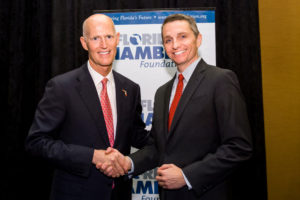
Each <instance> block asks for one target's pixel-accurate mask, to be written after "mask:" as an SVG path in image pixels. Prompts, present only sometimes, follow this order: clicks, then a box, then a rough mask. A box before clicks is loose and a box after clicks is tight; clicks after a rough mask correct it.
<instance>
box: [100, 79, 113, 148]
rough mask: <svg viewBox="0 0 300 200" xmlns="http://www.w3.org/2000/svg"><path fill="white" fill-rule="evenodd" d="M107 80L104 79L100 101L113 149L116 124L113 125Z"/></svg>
mask: <svg viewBox="0 0 300 200" xmlns="http://www.w3.org/2000/svg"><path fill="white" fill-rule="evenodd" d="M107 81H108V79H107V78H104V79H102V81H101V83H102V91H101V94H100V101H101V107H102V112H103V115H104V120H105V125H106V130H107V134H108V139H109V143H110V146H111V147H112V146H113V145H114V124H113V115H112V110H111V106H110V101H109V98H108V95H107V87H106V86H107Z"/></svg>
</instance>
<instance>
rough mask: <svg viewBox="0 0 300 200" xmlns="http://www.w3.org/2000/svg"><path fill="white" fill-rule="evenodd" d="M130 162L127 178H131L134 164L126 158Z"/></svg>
mask: <svg viewBox="0 0 300 200" xmlns="http://www.w3.org/2000/svg"><path fill="white" fill-rule="evenodd" d="M128 158H129V160H130V162H131V169H130V170H129V171H128V177H129V178H132V173H133V172H134V164H133V161H132V159H131V158H130V157H129V156H128Z"/></svg>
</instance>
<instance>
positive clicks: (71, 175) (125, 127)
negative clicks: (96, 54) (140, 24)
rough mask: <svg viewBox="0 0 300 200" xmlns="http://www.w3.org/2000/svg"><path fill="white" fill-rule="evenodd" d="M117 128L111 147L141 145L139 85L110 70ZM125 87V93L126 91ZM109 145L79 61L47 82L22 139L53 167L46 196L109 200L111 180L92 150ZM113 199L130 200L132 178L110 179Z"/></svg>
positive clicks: (143, 134) (89, 79)
mask: <svg viewBox="0 0 300 200" xmlns="http://www.w3.org/2000/svg"><path fill="white" fill-rule="evenodd" d="M113 76H114V80H115V87H116V102H117V115H118V119H117V128H116V139H115V143H114V148H116V149H118V150H119V151H120V152H121V153H123V154H125V155H127V154H129V153H130V148H131V146H134V147H136V148H140V147H142V146H143V145H144V144H145V143H146V139H147V132H146V131H145V129H144V128H145V124H144V122H143V121H142V119H141V111H142V107H141V102H140V101H141V99H140V88H139V86H138V85H137V84H136V83H134V82H132V81H130V80H129V79H127V78H125V77H124V76H122V75H121V74H119V73H117V72H115V71H113ZM125 91H126V92H125ZM107 147H109V140H108V136H107V131H106V126H105V121H104V117H103V114H102V111H101V104H100V100H99V97H98V94H97V91H96V88H95V85H94V82H93V80H92V77H91V76H90V73H89V71H88V68H87V65H86V64H84V65H83V66H81V67H80V68H78V69H75V70H73V71H71V72H68V73H65V74H63V75H59V76H57V77H55V78H53V79H52V80H50V81H49V82H48V83H47V86H46V90H45V93H44V96H43V98H42V100H41V101H40V102H39V105H38V107H37V110H36V113H35V117H34V121H33V123H32V126H31V128H30V130H29V135H28V137H27V140H26V148H27V150H28V151H29V152H31V153H32V154H33V155H37V156H42V157H43V158H45V159H47V160H49V161H50V162H51V163H53V165H54V166H55V167H56V170H55V174H54V178H53V184H52V192H51V199H63V200H66V199H78V200H79V199H82V200H94V199H98V200H99V199H103V200H109V199H110V198H111V197H110V196H111V193H112V182H113V179H112V178H109V177H107V176H105V175H104V174H102V173H101V172H100V171H99V170H97V169H96V167H95V166H94V165H93V164H92V157H93V151H94V149H106V148H107ZM114 183H115V188H114V190H113V191H114V192H113V193H114V195H115V199H131V189H132V187H131V181H130V180H128V179H127V180H125V179H124V178H119V179H115V180H114Z"/></svg>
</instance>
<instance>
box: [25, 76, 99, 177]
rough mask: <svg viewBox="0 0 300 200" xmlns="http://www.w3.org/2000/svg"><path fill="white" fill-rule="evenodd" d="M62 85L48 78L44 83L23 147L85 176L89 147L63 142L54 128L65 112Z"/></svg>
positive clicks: (59, 127)
mask: <svg viewBox="0 0 300 200" xmlns="http://www.w3.org/2000/svg"><path fill="white" fill-rule="evenodd" d="M65 92H67V91H64V88H63V86H62V85H61V84H59V83H58V81H56V79H52V80H50V81H49V82H48V83H47V86H46V90H45V93H44V96H43V98H42V99H41V101H40V102H39V104H38V107H37V110H36V113H35V116H34V120H33V123H32V126H31V128H30V130H29V135H28V137H27V139H26V142H25V147H26V149H27V151H29V152H31V153H32V154H33V155H36V156H41V157H43V158H45V159H46V160H48V161H50V162H51V163H53V164H54V165H55V167H58V168H61V169H64V170H66V171H69V172H71V173H74V174H77V175H80V176H88V173H89V168H90V166H91V161H92V157H93V151H94V150H93V149H92V148H89V147H85V146H80V145H74V144H67V143H65V142H63V141H62V140H61V139H59V138H58V132H59V130H60V129H61V126H62V124H63V122H64V120H65V117H66V115H67V112H66V102H64V93H65Z"/></svg>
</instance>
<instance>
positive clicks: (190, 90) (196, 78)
mask: <svg viewBox="0 0 300 200" xmlns="http://www.w3.org/2000/svg"><path fill="white" fill-rule="evenodd" d="M206 68H207V64H206V63H205V62H204V60H203V59H201V60H200V62H199V63H198V65H197V67H196V68H195V70H194V72H193V74H192V76H191V78H190V80H189V82H188V84H187V85H186V87H185V89H184V91H183V93H182V96H181V98H180V101H179V103H178V105H177V108H176V111H175V114H174V118H173V121H172V124H171V128H170V133H169V134H168V135H172V131H173V130H174V128H175V127H176V125H177V123H178V120H179V119H180V117H181V115H182V113H183V111H184V109H185V107H186V105H187V104H188V102H189V100H190V98H191V97H192V95H193V94H194V92H195V91H196V89H197V88H198V87H199V84H200V83H201V80H202V79H203V77H204V74H203V73H202V72H203V71H204V70H205V69H206Z"/></svg>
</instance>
